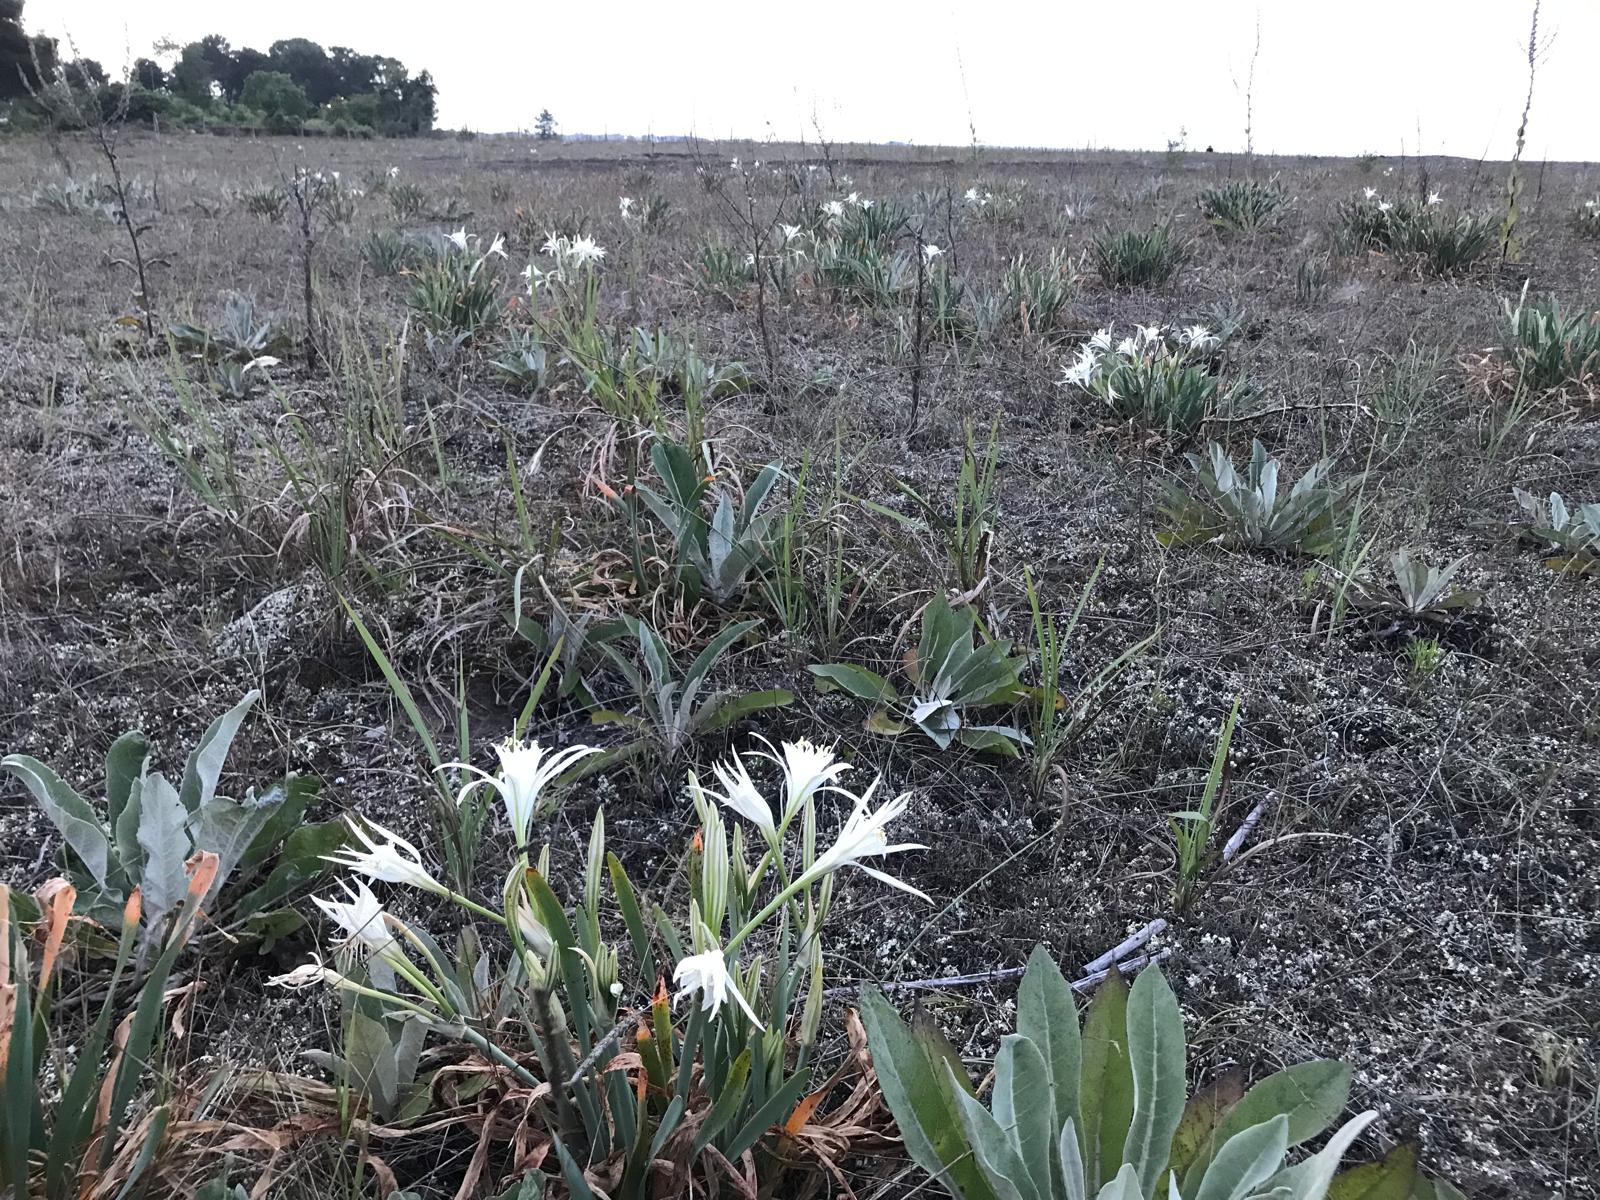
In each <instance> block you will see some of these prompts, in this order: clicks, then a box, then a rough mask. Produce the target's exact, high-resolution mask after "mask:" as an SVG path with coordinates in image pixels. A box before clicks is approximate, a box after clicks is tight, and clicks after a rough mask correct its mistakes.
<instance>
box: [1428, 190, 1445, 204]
mask: <svg viewBox="0 0 1600 1200" xmlns="http://www.w3.org/2000/svg"><path fill="white" fill-rule="evenodd" d="M1428 203H1429V204H1443V203H1444V197H1443V196H1441V195H1440V194H1439V193H1438V192H1429V193H1428Z"/></svg>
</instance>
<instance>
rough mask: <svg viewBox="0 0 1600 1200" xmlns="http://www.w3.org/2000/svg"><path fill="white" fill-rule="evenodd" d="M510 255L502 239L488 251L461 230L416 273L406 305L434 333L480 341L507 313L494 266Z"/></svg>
mask: <svg viewBox="0 0 1600 1200" xmlns="http://www.w3.org/2000/svg"><path fill="white" fill-rule="evenodd" d="M391 194H392V193H391ZM504 257H505V251H504V250H503V249H502V248H501V239H499V238H496V239H495V241H494V243H493V244H492V245H491V246H490V247H489V248H488V249H487V250H482V249H481V247H480V242H479V239H478V237H477V236H476V235H475V234H469V233H466V232H465V231H464V230H459V231H457V232H456V233H454V234H452V235H451V236H450V237H448V238H442V239H440V241H439V242H438V244H437V246H436V247H435V249H434V253H433V254H432V255H431V256H430V257H429V258H428V260H427V261H426V262H424V263H423V264H422V265H421V266H420V267H418V268H417V269H416V270H415V271H413V272H412V274H411V291H410V293H409V294H408V295H407V296H406V303H407V304H408V305H410V307H411V311H412V312H414V313H416V314H417V317H418V319H420V320H421V321H422V323H423V325H424V326H425V327H426V328H427V329H428V331H429V332H430V333H433V334H435V335H442V336H445V337H448V338H454V339H456V340H458V341H463V342H466V341H474V340H477V339H479V338H481V337H482V336H483V335H484V334H485V333H487V332H488V331H489V330H491V329H493V328H494V327H495V326H497V325H498V324H499V323H500V317H501V314H502V313H503V312H504V310H505V300H504V298H503V297H502V296H501V294H500V286H499V283H498V282H497V280H496V279H495V273H494V269H493V266H492V260H493V259H495V258H504Z"/></svg>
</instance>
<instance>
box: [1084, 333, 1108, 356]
mask: <svg viewBox="0 0 1600 1200" xmlns="http://www.w3.org/2000/svg"><path fill="white" fill-rule="evenodd" d="M1089 348H1090V349H1091V350H1097V351H1099V352H1100V353H1102V354H1104V353H1105V352H1106V351H1107V350H1109V349H1111V329H1110V328H1109V327H1107V328H1105V329H1097V330H1095V333H1094V336H1093V337H1092V338H1090V339H1089Z"/></svg>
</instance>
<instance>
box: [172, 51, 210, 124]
mask: <svg viewBox="0 0 1600 1200" xmlns="http://www.w3.org/2000/svg"><path fill="white" fill-rule="evenodd" d="M215 82H216V76H215V75H213V74H212V73H211V62H210V59H209V58H208V56H207V55H206V48H205V46H204V45H203V44H202V43H200V42H190V43H189V44H188V45H187V46H185V47H184V48H183V50H182V51H181V52H180V53H179V55H178V61H177V63H176V64H175V65H174V66H173V68H172V75H171V77H170V78H169V79H168V81H167V83H168V86H169V87H171V88H172V90H173V91H174V92H176V93H177V94H178V95H180V96H182V97H183V98H184V99H185V100H187V101H188V102H189V103H190V104H197V105H199V106H200V107H201V108H205V107H206V106H207V105H209V104H210V103H211V98H212V93H211V87H212V84H213V83H215Z"/></svg>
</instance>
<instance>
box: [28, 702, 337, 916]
mask: <svg viewBox="0 0 1600 1200" xmlns="http://www.w3.org/2000/svg"><path fill="white" fill-rule="evenodd" d="M258 695H259V693H257V692H251V693H250V694H249V695H247V696H245V698H244V699H243V700H241V701H240V702H239V703H238V704H236V705H235V706H234V707H233V708H232V709H230V710H229V711H228V712H227V713H225V714H224V715H222V716H221V717H218V718H217V719H216V720H215V721H213V722H212V723H211V724H210V726H208V727H207V729H206V731H205V733H204V734H202V735H201V738H200V741H199V743H198V744H197V745H196V746H195V748H194V750H193V752H191V753H190V755H189V759H188V762H187V763H186V764H185V766H184V769H183V777H182V779H181V780H180V781H179V783H178V786H176V787H174V786H173V785H172V783H171V782H169V781H168V780H167V778H166V776H164V775H162V774H161V773H159V772H157V771H152V770H151V769H150V743H149V741H148V740H147V739H146V738H145V736H144V734H142V733H125V734H123V735H122V736H121V737H120V738H118V739H117V740H116V741H115V742H114V743H113V744H112V746H111V749H110V751H109V752H108V753H107V755H106V768H105V771H106V779H105V808H104V811H103V812H102V811H99V810H98V809H97V807H96V806H95V805H94V804H92V803H90V802H89V801H88V800H87V799H85V798H84V797H83V796H80V795H79V794H78V793H77V792H76V791H74V790H73V789H72V788H71V787H70V786H69V785H68V784H67V783H66V781H64V780H63V779H62V778H61V777H60V776H59V775H57V774H56V773H55V772H54V771H52V770H51V769H50V768H49V767H47V766H45V764H43V763H42V762H39V761H38V760H37V759H35V758H31V757H29V756H28V755H26V754H10V755H7V756H6V757H5V758H4V759H0V770H4V771H9V772H10V773H11V774H12V775H15V776H16V777H17V778H18V779H19V780H21V781H22V783H23V784H24V785H26V787H27V789H28V791H29V792H30V793H31V794H32V795H33V798H34V802H35V803H36V804H38V806H39V810H40V811H41V812H42V813H43V814H44V815H45V816H46V817H47V818H49V820H50V823H51V824H52V825H54V826H55V827H56V829H57V830H58V831H59V832H60V834H61V837H62V840H63V843H64V845H63V849H62V856H63V859H64V864H65V868H66V872H67V877H68V878H69V879H71V880H72V883H73V885H74V887H75V888H76V889H77V894H78V904H79V909H80V911H82V912H84V913H85V914H87V915H88V916H90V917H92V918H94V919H95V920H96V921H99V922H100V923H101V924H103V925H105V926H107V927H108V928H115V927H116V926H117V925H118V924H119V923H120V922H121V920H122V913H123V909H124V907H125V906H126V905H127V903H128V899H129V897H130V896H132V895H133V893H134V892H135V891H136V890H137V891H138V892H139V894H140V896H141V897H142V906H143V918H142V919H143V927H144V931H145V932H144V939H143V940H144V941H146V942H148V941H150V940H151V939H156V940H159V938H160V936H161V934H162V932H163V930H164V928H165V924H164V922H165V918H166V916H167V915H168V914H170V913H172V912H173V911H175V910H176V909H177V907H178V906H179V905H180V904H181V902H182V901H183V898H184V894H185V891H186V889H187V887H188V878H189V877H188V872H187V868H186V867H185V863H187V862H188V861H189V859H190V858H191V857H192V856H194V855H196V854H213V855H215V856H216V859H217V865H216V872H215V877H214V879H213V881H212V882H211V885H210V889H209V891H208V892H207V893H206V895H205V896H204V897H202V899H205V900H207V909H208V911H211V912H212V913H213V915H216V914H217V913H218V912H219V911H221V910H219V909H218V907H217V906H215V905H213V904H211V903H210V902H209V901H210V898H211V897H213V896H215V895H217V894H218V893H220V892H223V890H224V889H225V888H227V889H228V891H227V893H226V895H225V897H224V901H223V904H222V910H226V911H227V912H229V913H231V915H232V917H234V918H237V919H239V920H247V919H249V918H252V917H256V916H259V915H261V914H264V913H266V912H267V910H268V909H270V908H272V907H273V906H274V905H277V904H280V903H281V902H282V901H283V900H284V899H285V897H286V896H287V895H288V894H289V893H290V892H291V891H292V890H293V889H294V888H296V887H297V886H299V885H300V884H302V883H304V882H305V881H307V880H309V879H312V878H315V877H316V876H317V875H320V874H321V873H322V870H323V864H322V862H321V859H320V857H319V856H320V855H323V854H327V853H330V852H332V851H333V850H335V849H337V848H338V847H339V846H341V845H343V844H344V831H343V826H341V825H338V824H329V825H323V826H318V825H307V824H305V823H304V821H303V818H304V816H305V811H306V807H307V805H308V804H310V802H311V799H312V797H314V796H315V794H316V784H315V782H314V781H312V780H308V779H300V778H290V779H287V780H284V781H283V782H280V783H277V784H274V785H273V786H272V787H270V788H268V789H267V790H266V791H265V792H262V793H260V794H259V795H258V794H256V793H255V792H253V791H252V792H251V793H249V794H247V795H246V796H245V797H244V799H242V800H232V799H229V798H228V797H226V796H221V795H218V794H217V785H218V783H219V782H220V779H221V775H222V767H223V763H224V761H225V760H226V759H227V756H228V750H229V748H230V747H231V746H232V744H233V739H234V736H235V735H236V734H237V733H238V730H239V726H240V725H241V724H242V723H243V722H244V719H245V716H246V715H247V714H248V713H249V711H250V708H251V706H252V705H254V704H255V702H256V699H257V697H258ZM274 859H276V862H275V864H274V865H272V866H271V867H270V869H269V868H268V864H269V862H272V860H274ZM235 876H237V878H235ZM263 876H264V877H263ZM252 877H257V886H255V887H254V888H251V889H249V890H243V891H242V890H241V885H242V884H244V883H246V882H249V881H250V880H251V879H252Z"/></svg>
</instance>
